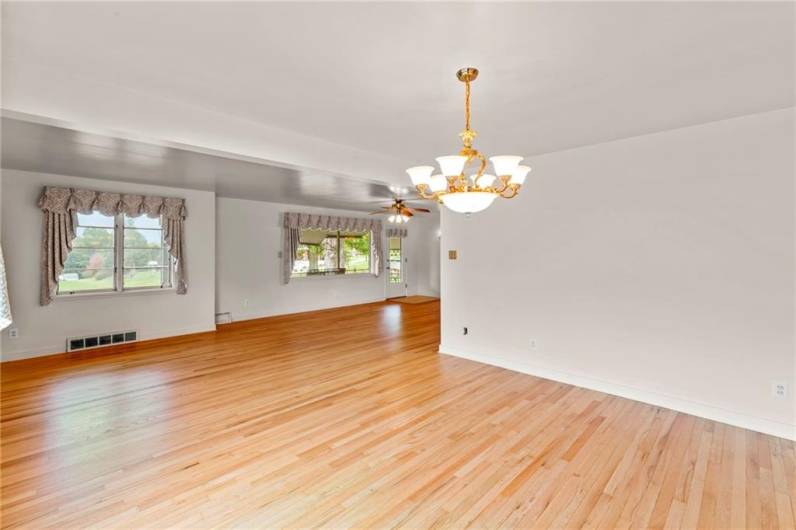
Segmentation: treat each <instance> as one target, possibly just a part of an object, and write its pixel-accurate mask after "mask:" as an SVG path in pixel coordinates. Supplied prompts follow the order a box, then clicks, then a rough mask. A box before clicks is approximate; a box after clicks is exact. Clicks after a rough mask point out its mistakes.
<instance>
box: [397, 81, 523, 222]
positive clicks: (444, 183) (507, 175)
mask: <svg viewBox="0 0 796 530" xmlns="http://www.w3.org/2000/svg"><path fill="white" fill-rule="evenodd" d="M456 77H457V78H459V81H461V82H462V83H464V86H465V89H464V130H463V131H462V132H461V133H459V137H460V138H461V139H462V143H463V144H464V147H463V148H462V150H461V151H460V152H459V154H458V155H453V156H441V157H439V158H437V163H439V167H440V173H441V174H438V175H432V173H434V167H433V166H417V167H410V168H409V169H407V170H406V172H407V173H408V174H409V178H411V179H412V184H414V185H415V188H417V191H418V193H419V194H420V196H421V197H422V198H424V199H434V200H436V201H438V202H440V203H442V204H444V205H445V206H447V207H448V208H449V209H451V210H453V211H454V212H459V213H465V214H470V213H474V212H480V211H481V210H485V209H487V208H489V206H490V205H491V204H492V202H494V200H495V199H497V198H498V197H501V198H503V199H512V198H514V197H516V196H517V194H518V193H519V192H520V187H521V186H522V184H523V183H524V182H525V177H526V176H528V173H530V171H531V168H529V167H528V166H521V165H520V162H522V157H521V156H493V157H491V158H490V159H489V160H490V161H491V162H492V167H493V168H494V170H495V175H497V176H495V175H490V174H485V173H484V170H485V169H486V164H487V162H486V158H485V157H484V155H482V154H481V153H479V152H478V151H477V150H476V149H474V148H473V140H474V139H475V137H476V136H477V135H478V133H476V132H475V131H474V130H472V129H471V128H470V83H471V82H473V81H475V78H476V77H478V70H477V69H476V68H462V69H461V70H459V71H458V72H456ZM476 159H477V160H478V161H480V165H479V167H478V171H477V172H476V173H475V174H473V175H470V176H466V175H465V174H464V172H465V170H466V169H467V167H468V166H469V165H470V163H471V162H473V161H474V160H476ZM496 182H497V184H496Z"/></svg>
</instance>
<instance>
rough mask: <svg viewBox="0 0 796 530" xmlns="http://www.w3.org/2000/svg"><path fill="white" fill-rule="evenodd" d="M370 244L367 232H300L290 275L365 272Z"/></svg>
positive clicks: (366, 271) (367, 266) (368, 270)
mask: <svg viewBox="0 0 796 530" xmlns="http://www.w3.org/2000/svg"><path fill="white" fill-rule="evenodd" d="M370 243H371V242H370V232H369V231H368V232H342V231H339V230H335V231H326V230H311V229H302V230H301V232H300V237H299V245H298V248H297V250H296V256H295V261H294V262H293V271H292V274H291V276H292V277H294V278H297V277H304V276H316V275H333V274H362V273H369V272H370V258H371V246H370Z"/></svg>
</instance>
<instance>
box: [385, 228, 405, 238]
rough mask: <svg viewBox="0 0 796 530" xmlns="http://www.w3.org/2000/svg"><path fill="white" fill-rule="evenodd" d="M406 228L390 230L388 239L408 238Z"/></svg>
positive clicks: (388, 230)
mask: <svg viewBox="0 0 796 530" xmlns="http://www.w3.org/2000/svg"><path fill="white" fill-rule="evenodd" d="M407 233H408V232H407V231H406V228H388V229H387V237H406V235H407Z"/></svg>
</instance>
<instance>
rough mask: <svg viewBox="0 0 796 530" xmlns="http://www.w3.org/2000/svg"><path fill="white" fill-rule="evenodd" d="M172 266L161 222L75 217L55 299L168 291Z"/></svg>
mask: <svg viewBox="0 0 796 530" xmlns="http://www.w3.org/2000/svg"><path fill="white" fill-rule="evenodd" d="M173 275H174V260H173V259H172V258H171V256H170V255H169V253H168V250H167V248H166V245H165V243H164V241H163V224H162V222H161V218H155V219H151V218H149V217H146V216H140V217H128V216H127V215H125V214H118V215H103V214H101V213H100V212H96V211H95V212H91V213H90V214H77V228H76V237H75V239H74V241H72V251H71V252H70V253H69V255H68V256H67V260H66V263H65V266H64V270H63V272H62V273H61V274H60V276H59V277H58V294H59V295H73V294H81V293H101V292H114V291H116V292H122V291H131V290H136V289H168V288H171V286H172V281H173Z"/></svg>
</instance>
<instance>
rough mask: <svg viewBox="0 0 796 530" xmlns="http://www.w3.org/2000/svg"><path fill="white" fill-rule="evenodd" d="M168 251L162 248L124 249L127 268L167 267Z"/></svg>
mask: <svg viewBox="0 0 796 530" xmlns="http://www.w3.org/2000/svg"><path fill="white" fill-rule="evenodd" d="M165 254H166V250H165V249H162V248H126V249H124V266H125V267H157V266H161V265H166V264H167V263H168V260H167V259H166V257H165Z"/></svg>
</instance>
